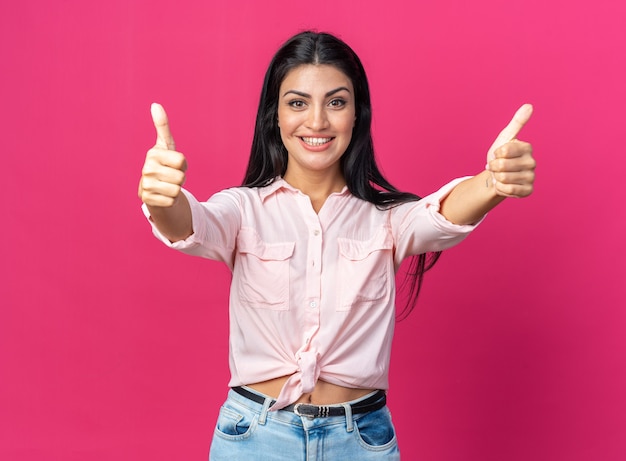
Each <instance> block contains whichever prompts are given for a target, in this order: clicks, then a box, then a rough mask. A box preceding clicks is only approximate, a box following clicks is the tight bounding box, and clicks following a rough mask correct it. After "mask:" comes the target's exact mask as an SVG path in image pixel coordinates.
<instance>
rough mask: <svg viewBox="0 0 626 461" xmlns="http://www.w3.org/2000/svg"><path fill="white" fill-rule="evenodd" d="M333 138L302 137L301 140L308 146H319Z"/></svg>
mask: <svg viewBox="0 0 626 461" xmlns="http://www.w3.org/2000/svg"><path fill="white" fill-rule="evenodd" d="M331 139H333V138H302V140H303V141H304V142H305V143H307V144H308V145H310V146H321V145H322V144H326V143H327V142H330V141H331Z"/></svg>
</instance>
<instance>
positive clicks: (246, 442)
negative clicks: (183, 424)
mask: <svg viewBox="0 0 626 461" xmlns="http://www.w3.org/2000/svg"><path fill="white" fill-rule="evenodd" d="M248 390H251V389H249V388H248ZM252 392H254V391H252ZM257 394H258V393H257ZM371 395H372V394H370V395H366V396H365V397H363V398H361V399H358V400H354V401H352V402H347V404H354V403H356V402H359V401H361V400H364V399H366V398H368V397H369V396H371ZM264 397H266V396H264ZM270 403H271V398H270V397H266V400H265V404H260V403H256V402H253V401H252V400H249V399H247V398H245V397H243V396H241V395H239V394H237V393H235V392H234V391H232V390H231V391H229V393H228V398H227V400H226V402H225V403H224V405H222V408H221V409H220V414H219V417H218V420H217V427H216V428H215V433H214V435H213V442H212V443H211V451H210V454H209V460H210V461H240V460H241V461H256V460H259V461H266V460H267V461H273V460H276V461H280V460H285V461H287V460H288V461H315V460H331V461H343V460H348V461H357V460H358V461H368V460H387V461H392V460H399V459H400V452H399V450H398V443H397V440H396V433H395V430H394V427H393V424H392V422H391V414H390V413H389V409H388V408H387V407H386V406H385V407H383V408H381V409H380V410H375V411H372V412H369V413H362V414H356V415H352V414H351V413H350V411H349V408H350V407H349V405H344V407H346V408H347V410H348V412H347V414H346V415H345V416H330V417H325V418H309V417H307V416H298V415H296V414H295V413H292V412H289V411H284V410H278V411H272V412H270V411H268V407H269V405H270Z"/></svg>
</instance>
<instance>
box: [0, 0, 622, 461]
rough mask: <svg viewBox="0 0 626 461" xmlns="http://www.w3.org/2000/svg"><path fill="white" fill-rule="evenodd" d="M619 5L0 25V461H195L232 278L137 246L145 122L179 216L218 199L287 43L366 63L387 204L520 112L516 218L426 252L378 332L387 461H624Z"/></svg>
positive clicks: (464, 5)
mask: <svg viewBox="0 0 626 461" xmlns="http://www.w3.org/2000/svg"><path fill="white" fill-rule="evenodd" d="M624 5H625V4H624V2H623V1H622V0H596V1H593V2H581V1H576V0H555V1H545V0H541V1H539V0H527V1H523V2H519V1H513V2H504V1H497V0H478V1H474V2H469V1H464V0H441V1H425V0H424V1H419V2H416V1H408V0H407V1H396V2H394V1H385V2H363V1H350V2H338V1H337V0H320V1H317V2H294V1H292V0H288V1H287V0H285V1H273V2H254V1H252V0H249V1H234V0H229V1H225V0H219V1H218V0H213V1H194V2H184V1H181V2H171V1H164V0H151V1H128V0H108V1H107V2H85V1H79V0H63V1H62V0H58V1H54V2H53V1H43V0H41V1H35V0H25V1H19V2H18V1H12V2H9V1H5V2H2V6H0V53H1V54H0V63H1V64H0V66H1V71H0V81H1V83H2V85H1V86H0V102H1V103H2V110H1V112H0V122H1V125H0V126H1V128H2V134H1V135H0V136H1V137H0V145H1V147H2V149H1V151H2V152H1V155H2V162H1V165H2V167H1V171H2V173H1V175H0V177H1V181H0V191H1V195H2V205H1V210H2V211H1V215H2V217H1V218H0V219H1V221H0V222H1V226H0V232H1V233H0V270H1V272H2V277H1V281H0V303H1V305H2V307H1V308H0V459H2V460H6V461H12V460H20V461H29V460H47V461H53V460H63V461H72V460H90V461H99V460H133V461H142V460H150V461H158V460H205V459H206V455H207V452H208V446H209V443H210V438H211V435H212V431H213V426H214V423H215V418H216V416H217V411H218V408H219V405H220V404H221V402H222V401H223V399H224V397H225V393H226V383H227V380H228V369H227V336H226V334H227V309H226V302H227V287H228V280H229V274H228V271H227V269H226V268H225V267H223V266H221V265H220V264H218V263H214V262H212V261H206V260H201V259H197V258H191V257H186V256H183V255H180V254H177V253H176V252H173V251H168V250H167V249H166V248H165V247H163V246H162V245H161V244H160V243H159V242H157V240H156V239H154V238H153V237H152V236H151V234H150V230H149V227H148V224H147V223H146V222H145V220H144V218H143V216H142V214H141V212H140V209H139V205H140V203H139V200H138V199H137V197H136V189H137V181H138V177H139V174H140V169H141V165H142V162H143V158H144V154H145V151H146V150H147V149H148V148H150V147H151V146H152V144H153V142H154V136H155V135H154V130H153V127H152V126H151V120H150V115H149V105H150V103H151V102H152V101H158V102H161V103H162V104H163V105H164V106H165V108H166V109H167V110H168V112H169V115H170V119H171V123H172V130H173V133H174V136H175V137H176V139H177V141H178V147H179V149H180V150H181V151H182V152H184V153H186V155H187V156H188V160H189V164H190V170H189V177H188V182H187V186H188V187H189V188H190V189H191V190H192V191H193V192H194V193H195V194H196V195H197V196H198V197H201V198H206V197H207V196H209V195H210V194H211V193H213V192H215V191H217V190H219V189H221V188H223V187H227V186H231V185H236V184H238V183H239V182H240V181H241V179H242V177H243V171H244V167H245V164H246V161H247V156H248V152H249V145H250V141H251V135H252V128H253V124H254V114H255V111H256V105H257V101H258V95H259V91H260V88H261V82H262V77H263V73H264V71H265V68H266V66H267V64H268V62H269V59H270V58H271V56H272V54H273V53H274V51H275V50H276V49H277V47H278V46H279V45H280V43H282V41H283V40H285V39H286V38H287V37H288V36H290V35H292V34H293V33H295V32H298V31H300V30H302V29H304V28H317V29H319V30H327V31H331V32H333V33H336V34H338V35H339V36H341V37H343V38H344V39H345V40H346V41H347V42H348V43H350V44H351V45H352V46H353V48H354V49H355V50H356V51H357V53H358V54H359V55H360V56H361V58H362V60H363V62H364V64H365V66H366V69H367V70H368V73H369V77H370V83H371V87H372V93H373V104H374V114H375V115H374V118H375V119H374V136H375V141H376V146H377V152H378V155H379V159H380V164H381V165H382V167H383V169H384V171H385V173H386V174H387V176H388V177H389V178H390V179H391V180H392V182H394V183H395V184H396V185H398V186H399V187H401V188H403V189H408V190H411V191H414V192H417V193H419V194H422V195H424V194H427V193H428V192H430V191H432V190H434V189H435V188H437V187H438V186H440V185H441V184H443V183H444V182H446V181H447V180H449V179H451V178H453V177H456V176H460V175H464V174H472V173H476V172H478V171H479V170H480V169H481V168H482V167H483V165H484V153H485V151H486V149H487V148H488V146H489V145H490V144H491V142H492V140H493V138H494V137H495V136H496V134H497V133H498V131H499V130H500V129H501V128H502V127H503V126H504V125H505V124H506V123H507V122H508V120H509V118H510V116H511V115H512V114H513V112H514V111H515V109H516V108H517V107H518V106H519V105H521V104H522V103H524V102H532V103H533V104H534V105H535V116H534V117H533V119H532V120H531V122H530V124H529V125H528V126H527V128H526V129H525V130H524V131H523V135H522V136H521V138H522V139H527V140H530V141H532V142H533V144H534V146H535V151H536V157H537V159H538V162H539V167H538V170H537V174H538V181H537V184H536V193H535V195H533V196H532V197H531V198H529V199H526V200H518V201H516V200H511V201H509V202H507V203H505V204H503V205H502V206H501V207H500V208H499V209H498V210H496V211H494V212H493V213H492V214H491V216H490V217H489V218H488V220H487V221H486V222H485V223H484V225H483V226H481V228H480V229H479V231H478V232H476V233H475V234H474V235H472V236H471V237H470V238H469V239H468V240H467V241H466V242H464V243H463V244H462V245H461V246H459V247H456V248H454V249H452V250H450V251H448V252H447V253H445V254H444V256H443V258H442V259H441V261H440V263H439V264H438V266H437V267H436V269H435V270H434V271H433V272H432V273H430V274H429V276H428V278H427V280H426V285H425V288H424V291H423V294H422V297H421V299H420V303H419V305H418V307H417V309H416V310H415V311H414V312H413V314H412V315H411V316H410V317H409V319H408V320H406V321H404V322H401V323H399V324H398V328H397V336H396V342H395V349H394V355H393V359H392V376H391V385H392V387H391V392H390V405H391V409H392V411H393V414H394V419H395V422H396V425H397V430H398V433H399V438H400V447H401V450H402V452H403V459H406V460H434V461H442V460H481V461H485V460H509V461H515V460H534V461H538V460H568V461H578V460H605V461H610V460H624V459H626V328H625V327H626V314H625V312H624V307H625V306H626V302H625V301H626V296H625V295H626V292H625V285H626V277H625V273H626V271H625V269H626V268H625V263H624V261H625V257H626V245H625V244H624V237H623V235H624V224H626V219H625V212H624V206H623V197H624V189H623V184H624V182H623V181H624V179H623V176H624V174H623V170H624V167H625V166H626V162H625V160H624V158H625V154H624V133H625V129H624V124H625V121H626V120H625V117H624V107H625V106H626V91H625V88H626V85H625V83H624V82H625V81H626V72H625V68H626V58H625V56H626V50H625V48H626V46H625V45H626V19H625V18H626V7H625V6H624ZM618 199H620V200H619V203H618Z"/></svg>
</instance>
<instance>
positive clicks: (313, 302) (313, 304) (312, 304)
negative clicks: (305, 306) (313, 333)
mask: <svg viewBox="0 0 626 461" xmlns="http://www.w3.org/2000/svg"><path fill="white" fill-rule="evenodd" d="M309 306H311V307H313V308H316V307H317V303H316V302H315V301H311V303H310V304H309Z"/></svg>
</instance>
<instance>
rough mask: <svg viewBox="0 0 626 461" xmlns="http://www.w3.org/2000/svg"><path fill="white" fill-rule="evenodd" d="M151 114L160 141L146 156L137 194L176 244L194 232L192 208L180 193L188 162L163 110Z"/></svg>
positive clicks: (162, 230)
mask: <svg viewBox="0 0 626 461" xmlns="http://www.w3.org/2000/svg"><path fill="white" fill-rule="evenodd" d="M151 112H152V120H153V122H154V127H155V129H156V132H157V140H156V144H155V145H154V147H153V148H152V149H150V150H149V151H148V153H147V154H146V161H145V163H144V166H143V169H142V171H141V179H140V181H139V191H138V195H139V198H140V199H141V200H142V201H143V202H144V203H145V204H146V206H147V207H148V211H149V212H150V217H151V219H152V221H153V222H154V224H155V225H156V227H157V229H159V231H160V232H161V233H162V234H163V235H164V236H165V237H167V238H168V239H169V240H170V241H171V242H176V241H178V240H184V239H186V238H187V237H189V236H190V235H191V234H192V233H193V227H192V219H191V208H190V206H189V202H188V201H187V198H186V197H185V195H184V194H183V193H182V192H181V187H182V185H183V183H184V182H185V171H186V170H187V160H186V159H185V156H184V155H183V154H181V153H180V152H176V144H175V143H174V138H173V137H172V134H171V132H170V128H169V124H168V120H167V115H166V114H165V111H164V110H163V107H161V106H160V105H159V104H153V105H152V107H151Z"/></svg>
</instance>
